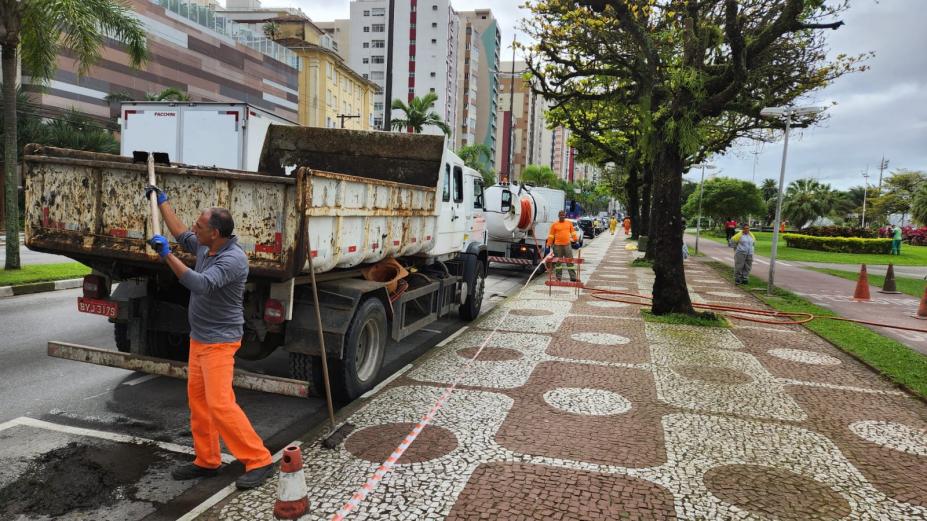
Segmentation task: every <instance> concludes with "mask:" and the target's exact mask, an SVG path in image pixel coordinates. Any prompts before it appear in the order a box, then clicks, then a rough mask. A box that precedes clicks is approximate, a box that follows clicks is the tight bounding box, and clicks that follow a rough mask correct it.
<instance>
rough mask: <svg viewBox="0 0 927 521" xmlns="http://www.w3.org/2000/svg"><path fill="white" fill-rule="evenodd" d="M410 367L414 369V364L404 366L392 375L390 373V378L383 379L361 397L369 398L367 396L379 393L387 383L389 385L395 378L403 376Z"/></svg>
mask: <svg viewBox="0 0 927 521" xmlns="http://www.w3.org/2000/svg"><path fill="white" fill-rule="evenodd" d="M409 369H412V364H409V365H407V366H405V367H403V368H402V369H400V370H398V371H396V372H395V373H393V374H392V375H390V376H389V378H387V379H386V380H383V381H382V382H380V383H378V384H377V385H376V386H375V387H374V388H373V389H371V390H369V391H367V392H366V393H364V394H362V395H361V396H360V397H361V399H367V398H370V397H371V396H373V395H375V394H377V393H378V392H380V389H383V388H384V387H386V386H387V385H389V383H390V382H392V381H393V380H395V379H397V378H399V377H400V376H402V374H403V373H405V372H406V371H408V370H409Z"/></svg>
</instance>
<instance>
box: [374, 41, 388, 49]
mask: <svg viewBox="0 0 927 521" xmlns="http://www.w3.org/2000/svg"><path fill="white" fill-rule="evenodd" d="M370 45H371V47H373V48H374V49H383V48H385V47H386V40H372V41H371V42H370Z"/></svg>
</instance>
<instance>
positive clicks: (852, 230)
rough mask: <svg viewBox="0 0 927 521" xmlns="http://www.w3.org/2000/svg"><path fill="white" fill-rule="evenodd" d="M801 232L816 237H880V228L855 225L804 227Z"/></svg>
mask: <svg viewBox="0 0 927 521" xmlns="http://www.w3.org/2000/svg"><path fill="white" fill-rule="evenodd" d="M801 234H802V235H812V236H814V237H861V238H867V239H875V238H876V237H879V232H878V230H874V229H872V228H857V227H854V226H810V227H808V228H804V229H803V230H802V231H801Z"/></svg>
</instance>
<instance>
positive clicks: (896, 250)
mask: <svg viewBox="0 0 927 521" xmlns="http://www.w3.org/2000/svg"><path fill="white" fill-rule="evenodd" d="M892 255H901V226H898V225H897V224H893V225H892Z"/></svg>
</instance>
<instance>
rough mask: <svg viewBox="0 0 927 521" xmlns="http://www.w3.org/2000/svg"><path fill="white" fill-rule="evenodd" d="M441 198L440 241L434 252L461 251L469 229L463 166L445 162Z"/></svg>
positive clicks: (439, 253) (438, 253)
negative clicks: (465, 210)
mask: <svg viewBox="0 0 927 521" xmlns="http://www.w3.org/2000/svg"><path fill="white" fill-rule="evenodd" d="M440 196H441V199H440V203H439V205H440V206H439V208H440V214H439V215H438V242H437V244H436V245H435V248H434V249H433V250H432V253H433V254H435V255H441V254H445V253H450V252H453V251H460V245H461V244H462V243H463V242H464V240H463V237H464V235H465V234H467V232H468V231H469V228H468V227H467V219H466V215H465V214H464V208H463V206H464V205H463V202H464V176H463V167H462V166H460V165H455V164H452V163H444V171H443V172H442V179H441V193H440Z"/></svg>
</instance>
